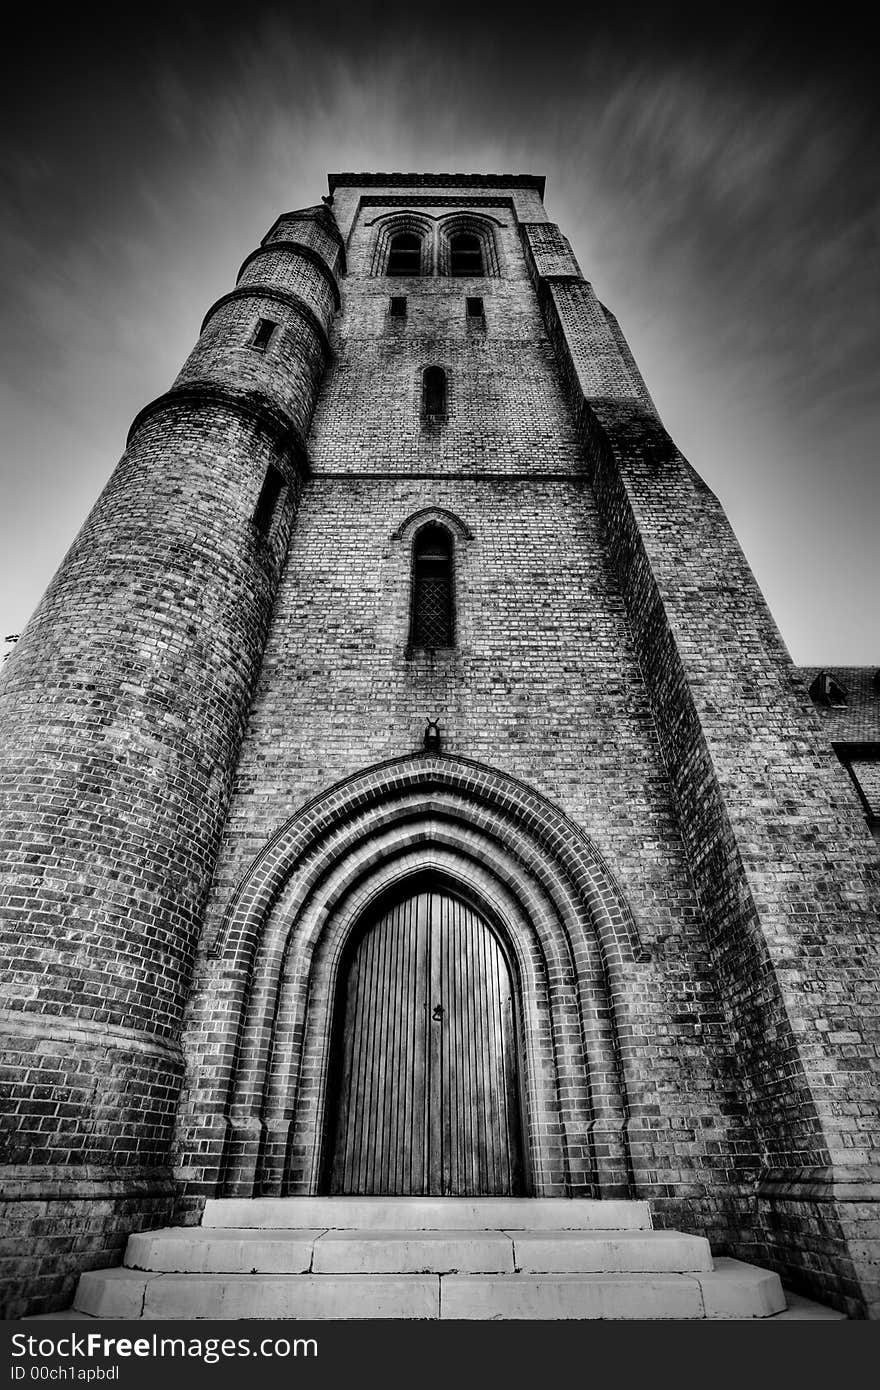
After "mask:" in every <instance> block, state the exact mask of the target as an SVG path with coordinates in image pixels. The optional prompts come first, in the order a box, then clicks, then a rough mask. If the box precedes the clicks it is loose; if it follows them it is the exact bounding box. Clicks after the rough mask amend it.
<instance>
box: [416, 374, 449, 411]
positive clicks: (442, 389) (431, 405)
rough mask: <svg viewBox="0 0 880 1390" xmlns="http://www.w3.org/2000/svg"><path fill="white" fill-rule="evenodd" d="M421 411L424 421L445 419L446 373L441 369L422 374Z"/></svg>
mask: <svg viewBox="0 0 880 1390" xmlns="http://www.w3.org/2000/svg"><path fill="white" fill-rule="evenodd" d="M422 410H423V412H424V415H425V419H426V420H432V421H433V420H445V419H446V373H445V372H444V370H443V368H442V367H426V368H425V370H424V371H423V372H422Z"/></svg>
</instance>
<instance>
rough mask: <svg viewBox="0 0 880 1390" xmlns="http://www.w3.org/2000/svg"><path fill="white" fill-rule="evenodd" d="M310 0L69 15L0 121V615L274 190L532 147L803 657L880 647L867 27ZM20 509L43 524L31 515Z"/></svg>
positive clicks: (56, 546)
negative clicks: (802, 40) (2, 544)
mask: <svg viewBox="0 0 880 1390" xmlns="http://www.w3.org/2000/svg"><path fill="white" fill-rule="evenodd" d="M302 8H303V7H296V6H292V7H278V6H274V7H269V8H267V9H261V8H260V7H259V6H257V7H256V8H255V10H254V11H252V12H249V13H248V14H247V15H246V16H245V15H242V14H241V13H240V12H239V15H238V19H237V20H236V21H234V22H233V21H231V20H230V19H229V17H228V16H225V15H224V14H223V13H222V10H218V8H217V7H216V6H213V7H211V8H208V7H205V8H204V9H203V8H202V7H201V6H198V5H195V6H185V7H183V9H182V10H181V11H180V13H176V12H175V24H174V26H173V28H172V27H171V25H170V24H169V23H166V22H165V20H164V19H163V15H164V11H162V10H161V7H160V9H159V10H157V11H155V13H154V14H153V19H152V23H151V26H150V27H149V28H145V29H144V30H143V31H142V32H138V33H137V34H132V33H124V32H123V33H119V32H117V29H109V28H108V29H105V30H101V31H100V32H97V33H95V32H87V31H86V30H83V29H81V28H77V26H76V25H74V24H73V22H72V21H71V25H70V28H69V30H68V31H67V32H63V31H58V32H59V36H58V43H57V48H55V49H53V48H52V46H51V39H50V40H49V43H48V47H47V44H46V41H45V39H44V41H43V44H42V47H40V48H38V49H37V48H35V49H34V52H35V53H37V52H39V55H40V59H41V62H40V66H39V69H37V68H36V67H35V68H34V69H33V70H32V71H29V70H28V69H27V66H26V65H25V66H24V67H23V68H22V70H21V72H20V73H19V74H18V76H19V104H20V107H21V110H20V111H19V112H18V116H17V122H16V119H13V118H12V117H10V119H9V120H8V121H7V122H6V124H5V125H4V126H3V130H4V131H5V132H6V145H5V149H0V173H2V177H3V180H4V185H5V190H6V200H5V202H6V209H7V211H6V219H5V222H4V224H3V225H2V227H0V277H2V282H3V283H2V286H0V288H2V291H3V295H4V313H5V317H6V333H5V334H4V337H3V344H4V346H2V348H0V370H2V373H3V376H4V379H5V382H6V389H5V396H4V403H5V414H4V424H5V431H4V433H5V437H6V441H7V456H6V460H5V468H6V472H7V475H8V476H9V477H14V482H10V483H8V484H7V488H6V498H7V504H8V505H7V509H6V517H5V518H4V526H7V527H8V531H7V534H6V537H5V541H6V547H7V549H6V554H7V556H8V559H7V566H8V573H7V578H6V582H5V584H4V585H3V586H2V588H0V601H2V605H3V611H5V612H6V613H7V615H8V616H7V617H6V618H4V619H2V620H0V628H3V626H4V624H5V626H6V627H7V628H8V629H9V630H16V629H17V627H19V626H20V625H21V624H22V622H23V621H24V619H25V617H26V616H27V613H28V612H29V610H30V608H31V607H32V606H33V604H34V602H35V601H36V599H37V597H38V595H39V591H40V589H41V588H42V587H43V585H44V584H45V582H46V581H47V580H48V578H49V577H50V574H51V571H52V569H53V568H54V566H55V564H56V563H57V561H58V559H59V558H60V554H61V550H62V549H63V548H64V543H66V541H67V540H69V538H70V536H71V535H72V533H73V531H74V530H75V529H76V527H77V526H78V524H79V523H80V521H81V520H82V517H83V515H84V512H85V510H86V509H87V507H88V505H89V504H90V502H91V501H92V499H93V497H94V495H95V492H96V491H97V488H98V487H99V486H100V483H101V482H102V481H103V480H104V478H105V477H106V475H107V474H108V473H109V470H110V468H111V467H112V464H113V461H114V458H115V456H116V455H117V454H118V451H119V448H120V446H121V442H122V439H123V437H124V433H125V427H126V425H127V423H128V420H129V419H130V418H131V415H133V414H134V413H135V411H136V410H137V409H138V408H139V406H140V405H141V404H142V403H143V402H144V400H145V399H147V398H149V397H150V396H151V395H154V394H156V393H157V392H158V391H160V390H162V389H163V388H164V387H165V386H166V385H167V384H168V383H169V382H170V380H171V379H172V378H173V377H174V375H175V373H176V371H177V369H178V367H179V365H180V363H181V361H182V359H183V357H184V356H185V355H186V353H187V352H188V350H189V348H190V346H191V344H192V340H193V338H194V335H195V333H196V332H197V329H198V324H199V322H200V320H201V316H202V314H203V312H204V310H205V308H206V307H207V305H208V304H209V303H210V302H211V301H212V300H213V299H214V298H216V296H217V295H218V294H220V293H222V292H223V290H224V289H226V288H228V286H229V284H230V282H231V279H232V276H233V275H234V272H235V270H236V269H237V266H238V263H239V261H240V260H241V259H242V258H243V257H244V255H245V254H246V253H247V251H248V250H249V249H250V248H251V247H252V246H253V245H254V244H255V242H256V241H257V240H258V239H259V237H260V236H261V235H262V234H263V232H264V231H265V229H266V228H267V227H268V226H269V225H270V224H271V222H272V221H273V220H274V217H275V216H276V215H277V213H278V212H279V211H281V210H282V209H283V208H285V207H291V206H297V205H303V204H307V203H313V202H316V201H317V200H318V198H319V197H320V195H321V194H322V193H323V191H324V189H325V188H326V183H325V177H326V173H327V172H328V171H329V170H332V169H346V168H348V169H351V168H357V167H361V168H372V169H379V168H392V169H408V168H409V169H411V168H422V169H430V168H434V169H442V168H447V169H448V168H460V169H462V170H465V171H467V170H471V171H474V170H479V169H480V168H486V169H503V168H507V169H523V168H526V169H531V170H533V171H535V172H541V173H545V174H546V175H547V178H548V207H549V210H550V212H551V215H553V216H555V218H556V219H557V220H558V221H559V222H560V223H561V225H562V226H563V228H564V230H565V231H566V232H567V233H568V235H569V236H570V238H571V240H572V241H573V243H574V245H575V249H576V251H577V253H578V255H579V258H580V260H581V264H582V266H583V269H584V272H585V274H586V275H587V276H588V278H590V279H591V280H593V281H594V283H595V284H596V287H597V289H598V291H599V293H600V295H601V296H602V297H603V298H604V299H605V300H606V301H607V302H609V304H610V305H611V306H612V307H613V308H614V310H615V312H617V313H618V316H619V317H620V319H621V321H622V325H623V327H624V331H625V332H626V333H627V335H628V337H629V338H630V341H631V342H632V345H633V348H634V350H635V352H636V356H637V358H638V360H639V362H640V365H641V366H642V368H643V371H644V373H645V376H646V378H647V379H648V382H649V385H650V387H651V390H652V393H653V394H654V396H655V398H656V399H657V401H658V403H659V405H660V408H661V411H662V413H663V415H664V418H665V420H666V423H667V425H668V426H669V427H670V429H671V431H672V433H673V434H674V436H675V437H676V439H677V441H678V442H679V443H680V444H681V446H682V447H683V448H684V450H685V452H687V453H689V455H690V456H691V458H692V461H693V463H694V464H695V466H696V467H697V468H698V469H699V470H700V471H701V472H702V473H703V474H704V475H705V476H706V478H707V480H708V481H709V482H710V483H711V485H712V486H713V487H714V488H716V490H718V491H719V492H720V494H721V495H722V497H723V498H724V500H725V501H726V503H727V505H728V507H729V510H730V513H731V516H732V519H733V520H734V524H735V525H736V527H737V530H738V532H739V534H740V537H741V539H742V540H743V542H744V545H745V548H746V551H747V553H748V555H749V556H750V558H751V559H752V561H753V563H754V565H755V567H756V570H757V572H758V575H759V578H760V579H761V581H762V583H763V585H764V587H765V590H766V591H767V593H768V597H769V599H770V601H771V606H773V607H774V609H775V611H776V613H777V617H778V619H779V621H780V624H781V626H782V628H783V631H784V633H785V635H786V636H787V637H788V640H789V642H790V644H791V646H792V648H793V650H794V653H795V655H796V657H798V658H799V659H801V660H803V661H805V662H806V661H808V660H813V659H815V660H821V659H823V658H825V659H828V660H837V661H840V662H844V661H859V660H864V661H869V660H871V659H872V657H873V659H876V649H875V648H874V646H873V645H872V642H873V643H876V644H877V645H878V646H880V634H878V633H877V632H876V630H875V631H874V633H873V634H872V635H871V636H870V637H869V635H868V634H869V631H870V627H871V624H872V623H875V622H876V616H875V614H874V612H873V604H869V603H868V601H867V599H866V595H868V594H869V593H870V591H871V589H872V588H874V589H876V586H877V583H878V580H880V576H878V575H877V572H876V568H875V567H876V564H877V560H876V549H877V548H876V544H875V539H874V536H873V529H874V526H875V525H876V514H875V517H874V518H873V521H872V525H871V526H870V527H869V523H868V518H869V517H870V514H871V507H872V505H873V504H875V503H877V500H878V499H877V497H876V491H875V489H876V477H877V473H876V468H875V463H874V452H875V451H874V439H875V437H876V434H877V427H878V420H877V413H878V405H877V390H876V388H877V363H878V358H880V342H878V337H880V330H878V324H877V318H876V312H875V308H874V306H875V305H876V302H877V291H878V289H880V285H878V277H880V270H878V266H880V258H878V255H877V249H878V248H877V242H878V208H880V190H878V182H877V173H876V161H875V157H874V151H875V148H876V133H877V132H876V109H875V107H874V105H873V104H872V102H871V100H870V98H869V96H868V92H869V88H868V86H867V78H866V72H865V69H864V67H863V66H862V64H861V63H860V61H859V55H858V53H856V52H855V51H854V52H853V53H851V54H848V55H844V54H843V53H842V50H840V48H839V47H838V48H835V46H834V45H835V42H837V40H836V39H835V36H834V35H831V36H830V38H829V39H828V42H827V45H826V46H825V48H824V49H823V53H822V55H821V57H822V61H821V62H819V61H818V59H817V58H815V59H814V56H813V52H812V50H811V49H810V48H809V46H808V45H806V44H804V45H802V46H801V45H799V43H798V40H797V37H796V36H795V38H793V39H792V38H791V37H790V36H787V35H785V34H784V33H783V32H782V31H781V30H780V31H778V32H771V31H768V30H767V29H766V26H765V21H764V20H760V21H758V20H755V21H749V20H748V18H747V16H746V15H745V14H744V12H742V11H741V9H740V8H739V7H738V10H737V15H736V16H732V17H731V16H726V15H721V16H720V17H713V23H715V24H716V26H717V25H726V26H727V27H726V28H725V29H724V31H723V32H721V30H720V29H718V28H716V29H715V30H714V31H709V32H706V30H705V25H706V19H705V15H704V14H703V12H702V11H699V12H696V13H697V15H698V18H697V20H692V19H691V18H690V17H689V16H687V15H686V14H685V12H684V7H673V8H674V13H673V12H672V11H670V14H668V15H667V14H664V13H662V11H663V9H664V7H662V6H660V7H657V6H650V7H648V8H647V9H645V10H644V11H642V12H640V13H639V12H638V11H635V12H630V10H628V11H627V16H628V17H627V16H624V17H623V18H621V17H620V16H615V17H614V23H613V24H612V23H611V21H610V20H608V21H606V20H605V19H603V12H602V11H601V10H600V9H597V8H595V7H594V8H593V9H590V10H589V11H587V10H584V9H583V7H579V8H577V9H575V8H572V11H571V13H570V15H566V14H557V13H556V12H554V14H555V22H554V24H553V26H552V27H551V26H549V25H548V26H546V28H544V27H542V26H541V25H540V24H539V23H538V21H537V19H536V17H535V13H534V9H533V7H532V8H530V10H529V11H528V12H524V13H523V14H522V15H520V16H516V14H515V13H514V14H513V15H512V17H511V11H510V8H509V7H505V15H507V16H508V24H507V28H506V29H504V30H502V29H500V28H499V26H498V24H497V23H493V22H492V21H493V18H495V17H493V16H492V15H491V13H490V12H489V11H486V10H485V9H481V10H480V11H478V12H477V11H474V10H473V7H470V9H467V8H465V9H464V10H463V16H464V18H463V21H462V23H461V25H460V26H459V27H458V28H455V27H454V25H452V24H450V28H449V29H448V31H446V32H444V30H443V27H442V24H441V22H440V20H439V18H438V16H436V15H431V14H427V13H426V14H425V16H424V17H423V18H422V20H421V22H419V21H418V18H417V12H416V11H414V10H413V9H412V7H411V6H409V7H407V8H406V9H405V10H400V11H398V10H396V9H395V8H394V7H393V6H391V7H390V6H388V5H385V6H373V5H368V4H367V5H364V6H363V7H362V9H361V10H360V11H357V12H356V13H355V14H354V15H352V12H351V10H350V8H348V10H347V15H346V23H345V25H344V26H343V24H342V22H341V12H334V10H333V8H332V7H330V8H328V7H327V6H324V7H322V9H321V11H320V12H317V13H311V12H310V13H309V15H308V17H306V16H304V15H303V14H301V13H300V10H301V9H302ZM151 13H152V12H151ZM444 14H445V15H447V16H451V15H452V10H451V9H449V8H448V7H447V9H445V10H444ZM404 16H405V19H404ZM734 21H735V22H734ZM76 44H80V45H81V48H80V51H79V52H78V53H77V55H76V56H77V61H76V62H73V61H68V59H69V56H70V55H69V45H74V46H75V45H76ZM22 51H26V50H22ZM86 55H87V56H86ZM844 56H847V58H848V59H849V61H848V62H847V63H846V64H844V63H843V57H844ZM37 73H39V77H38V78H37ZM37 80H38V81H39V83H40V95H41V100H40V102H38V103H33V102H32V101H31V100H30V97H31V94H32V87H33V83H34V82H35V81H37ZM12 85H13V87H14V86H15V84H14V83H13V84H12ZM6 95H7V96H9V95H10V93H9V91H7V93H6ZM59 448H63V451H64V463H65V466H64V470H63V472H64V479H65V481H64V484H63V485H62V486H60V487H58V486H56V484H57V480H58V477H59V474H60V472H61V471H62V470H60V469H59V465H58V450H59ZM832 458H833V460H834V462H833V467H830V466H829V462H828V461H829V459H832ZM50 481H51V486H49V482H50ZM36 498H39V499H40V500H39V504H38V503H37V502H36V501H35V499H36ZM28 509H30V510H29V511H28ZM37 511H39V512H40V514H41V516H46V517H47V521H46V525H45V527H43V528H42V530H41V534H40V536H39V537H37V538H36V540H35V538H34V537H33V535H29V536H27V537H25V536H24V535H23V534H22V533H23V527H22V525H21V517H22V515H24V514H25V513H27V515H28V516H30V515H34V514H36V512H37ZM48 513H51V514H52V516H51V520H49V519H48ZM16 516H17V517H18V519H16ZM768 518H772V519H773V522H774V526H775V529H774V526H771V525H770V524H769V522H768ZM829 535H830V536H833V537H834V538H835V544H836V545H841V546H845V548H846V556H845V559H844V558H843V557H841V558H840V560H839V562H838V563H836V564H835V566H834V568H833V570H832V571H828V570H826V572H825V582H826V586H827V587H826V589H825V591H824V592H823V601H826V602H828V603H830V604H831V607H832V608H835V607H836V612H835V613H833V614H831V615H830V616H828V617H827V618H826V620H825V621H824V625H821V626H820V624H819V621H818V619H817V604H816V603H815V602H814V601H813V596H812V595H811V594H810V585H811V584H813V585H815V582H816V581H815V567H813V568H812V570H811V566H812V561H811V559H810V556H809V550H810V548H811V547H812V546H814V545H817V544H819V543H820V542H821V538H822V537H823V536H829ZM46 537H50V538H51V541H50V542H49V543H47V542H46V541H45V538H46ZM59 537H60V538H61V539H59ZM829 594H830V595H831V597H830V598H829ZM803 595H806V596H807V600H806V601H804V598H803Z"/></svg>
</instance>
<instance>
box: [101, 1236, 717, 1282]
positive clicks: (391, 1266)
mask: <svg viewBox="0 0 880 1390" xmlns="http://www.w3.org/2000/svg"><path fill="white" fill-rule="evenodd" d="M125 1264H126V1266H127V1267H128V1268H130V1269H142V1270H150V1271H155V1272H175V1273H194V1274H220V1273H240V1274H250V1273H260V1274H304V1273H309V1272H311V1273H313V1274H368V1273H380V1274H397V1273H412V1274H417V1273H433V1274H445V1273H450V1272H461V1273H465V1272H468V1273H509V1274H512V1273H513V1272H514V1271H515V1270H523V1271H524V1272H528V1273H623V1272H627V1271H629V1272H642V1273H675V1272H679V1273H680V1272H685V1271H698V1270H699V1271H702V1270H711V1268H712V1256H711V1251H710V1249H709V1242H708V1241H707V1240H705V1239H704V1238H703V1237H702V1236H689V1235H682V1234H680V1233H679V1232H677V1231H615V1232H604V1231H556V1232H552V1233H549V1234H548V1233H547V1232H545V1231H509V1232H504V1231H476V1230H463V1231H452V1230H450V1231H445V1230H444V1231H406V1230H388V1231H375V1230H371V1231H355V1230H344V1229H343V1230H333V1231H319V1230H315V1229H305V1228H303V1229H298V1228H295V1229H291V1230H286V1231H283V1232H282V1231H279V1232H278V1233H267V1232H266V1231H265V1230H248V1229H246V1228H244V1227H239V1228H234V1227H233V1228H231V1229H223V1228H221V1227H213V1228H207V1229H205V1228H200V1227H176V1228H174V1229H171V1230H158V1231H147V1232H143V1233H141V1234H138V1235H133V1236H131V1237H129V1241H128V1246H127V1249H126V1252H125Z"/></svg>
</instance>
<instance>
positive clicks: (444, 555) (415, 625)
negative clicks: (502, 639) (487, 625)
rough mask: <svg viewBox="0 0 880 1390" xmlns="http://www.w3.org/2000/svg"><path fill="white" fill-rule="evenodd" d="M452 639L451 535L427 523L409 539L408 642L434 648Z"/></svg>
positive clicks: (447, 643) (453, 620)
mask: <svg viewBox="0 0 880 1390" xmlns="http://www.w3.org/2000/svg"><path fill="white" fill-rule="evenodd" d="M454 641H455V592H454V586H453V573H452V536H451V535H450V534H449V532H448V531H447V530H446V527H445V526H438V525H437V523H436V522H429V523H428V525H427V526H423V527H422V528H421V530H420V531H418V532H417V533H416V537H415V540H414V541H413V573H412V615H411V622H410V645H411V646H413V647H425V648H427V649H429V650H434V649H436V648H437V647H451V646H453V645H454Z"/></svg>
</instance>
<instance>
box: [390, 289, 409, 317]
mask: <svg viewBox="0 0 880 1390" xmlns="http://www.w3.org/2000/svg"><path fill="white" fill-rule="evenodd" d="M389 313H390V314H391V317H392V318H393V319H405V318H406V295H405V294H393V295H392V296H391V307H390V309H389Z"/></svg>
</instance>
